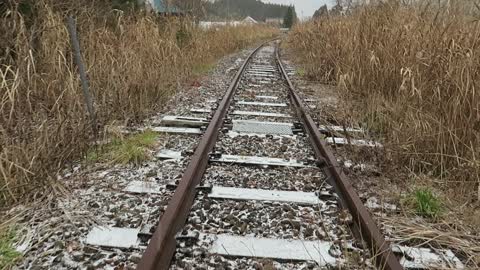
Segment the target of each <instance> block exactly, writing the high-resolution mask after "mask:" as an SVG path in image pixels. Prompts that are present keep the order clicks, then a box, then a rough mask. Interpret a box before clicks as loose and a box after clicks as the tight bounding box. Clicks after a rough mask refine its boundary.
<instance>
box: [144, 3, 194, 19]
mask: <svg viewBox="0 0 480 270" xmlns="http://www.w3.org/2000/svg"><path fill="white" fill-rule="evenodd" d="M146 5H147V7H148V8H149V9H150V10H152V11H154V12H156V13H159V14H165V15H174V16H181V15H185V14H184V12H183V11H181V10H180V9H179V8H178V7H177V6H175V5H174V4H173V3H172V1H169V0H146Z"/></svg>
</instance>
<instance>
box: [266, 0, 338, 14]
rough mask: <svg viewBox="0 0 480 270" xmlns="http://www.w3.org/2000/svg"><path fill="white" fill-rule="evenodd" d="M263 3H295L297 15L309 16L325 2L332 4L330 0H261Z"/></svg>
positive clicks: (328, 4)
mask: <svg viewBox="0 0 480 270" xmlns="http://www.w3.org/2000/svg"><path fill="white" fill-rule="evenodd" d="M262 1H263V2H265V3H275V4H284V5H290V4H294V5H295V11H297V16H298V17H302V16H303V17H310V16H312V15H313V13H314V12H315V10H317V9H318V8H319V7H321V6H323V5H324V4H327V6H328V7H331V6H332V3H333V1H332V0H262Z"/></svg>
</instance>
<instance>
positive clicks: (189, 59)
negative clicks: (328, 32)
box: [0, 0, 276, 206]
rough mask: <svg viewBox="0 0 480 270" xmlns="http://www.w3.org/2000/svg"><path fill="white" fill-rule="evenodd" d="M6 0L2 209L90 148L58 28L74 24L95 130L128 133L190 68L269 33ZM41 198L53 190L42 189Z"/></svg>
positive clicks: (1, 66) (0, 77) (87, 6)
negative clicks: (115, 127) (119, 128)
mask: <svg viewBox="0 0 480 270" xmlns="http://www.w3.org/2000/svg"><path fill="white" fill-rule="evenodd" d="M17 2H18V1H13V0H12V1H7V3H5V4H4V5H3V6H1V7H0V33H1V34H0V35H1V38H0V94H1V96H0V174H1V176H0V206H1V205H2V204H9V203H13V202H17V201H18V200H19V199H20V198H22V199H25V197H24V195H25V194H32V191H33V190H35V191H36V192H38V194H42V193H43V191H44V190H45V187H46V185H53V189H55V188H56V187H57V184H56V181H55V179H56V177H55V174H56V173H57V172H58V171H59V170H61V169H62V168H63V167H64V166H65V164H66V162H68V161H70V160H72V159H75V158H79V157H81V156H82V155H83V154H84V153H85V152H86V151H87V149H88V146H89V143H90V142H91V141H92V139H93V138H92V133H91V131H90V126H89V122H88V118H87V115H86V110H85V104H84V102H83V96H82V94H81V93H82V92H81V89H80V82H79V78H78V73H77V70H76V67H75V66H74V64H73V60H72V53H71V47H70V42H69V36H68V32H67V28H66V24H65V18H66V16H67V14H75V16H76V18H77V20H78V22H77V23H78V28H79V29H78V31H79V36H80V45H81V48H82V50H83V57H84V61H85V64H86V69H87V73H88V76H89V80H90V86H91V90H92V92H93V95H94V98H95V107H96V111H97V113H98V119H99V123H98V124H99V126H100V130H102V129H103V128H102V127H103V126H104V125H107V124H109V123H110V122H112V121H114V120H117V121H121V122H124V123H125V124H126V125H130V124H132V123H135V122H137V121H139V120H141V119H142V118H143V117H145V116H146V115H147V114H148V113H150V112H152V111H153V110H155V109H159V108H161V107H162V106H163V105H164V104H165V102H166V101H167V99H168V98H169V97H170V96H171V95H172V93H174V92H176V91H177V90H178V89H180V86H181V85H182V83H184V82H185V81H186V80H187V79H188V78H189V76H190V75H191V74H192V72H193V70H194V68H195V67H198V66H201V65H202V64H204V63H211V62H213V61H215V59H218V58H219V57H221V56H223V55H225V54H227V53H230V52H233V51H235V50H237V49H240V48H243V47H245V46H246V45H248V44H252V43H253V42H256V41H258V40H260V39H266V38H271V37H272V36H273V35H275V34H276V33H275V31H274V30H272V29H269V28H263V27H260V26H257V27H237V28H223V29H220V30H218V31H215V30H211V31H204V30H200V29H198V28H196V27H195V26H194V25H193V24H191V23H190V21H189V20H188V19H178V18H177V19H176V18H161V17H155V16H152V15H148V14H143V13H141V12H133V11H132V12H124V11H119V10H112V9H111V8H110V7H109V6H108V5H107V4H102V5H100V4H99V3H96V2H91V1H86V0H85V1H60V2H58V1H53V0H41V1H24V2H26V3H30V4H27V6H25V5H23V6H20V7H19V6H18V5H17ZM48 190H52V187H49V188H48Z"/></svg>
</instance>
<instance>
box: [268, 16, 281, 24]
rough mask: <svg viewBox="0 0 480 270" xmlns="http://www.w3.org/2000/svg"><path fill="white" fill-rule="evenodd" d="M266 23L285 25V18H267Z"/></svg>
mask: <svg viewBox="0 0 480 270" xmlns="http://www.w3.org/2000/svg"><path fill="white" fill-rule="evenodd" d="M265 23H266V24H270V25H283V18H266V19H265Z"/></svg>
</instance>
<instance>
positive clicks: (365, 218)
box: [275, 46, 403, 270]
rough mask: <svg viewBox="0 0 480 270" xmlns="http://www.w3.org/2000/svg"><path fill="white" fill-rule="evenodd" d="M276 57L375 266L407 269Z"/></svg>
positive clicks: (317, 153) (321, 161)
mask: <svg viewBox="0 0 480 270" xmlns="http://www.w3.org/2000/svg"><path fill="white" fill-rule="evenodd" d="M275 54H276V60H277V65H278V67H279V69H280V72H281V73H282V76H283V77H284V79H285V80H286V82H287V84H288V90H289V96H290V99H291V101H292V103H293V105H294V106H295V109H296V110H297V115H298V116H299V118H300V119H301V120H302V122H303V124H304V126H305V129H306V131H307V133H308V135H309V137H310V141H311V143H312V146H313V148H314V151H315V157H316V158H317V162H318V165H319V166H320V167H321V168H322V169H323V171H324V172H325V174H326V175H327V179H328V180H329V182H330V184H332V186H333V187H334V188H335V190H336V191H337V194H338V195H339V197H340V203H341V204H342V206H343V207H344V208H345V207H346V208H347V209H348V210H349V211H350V213H351V214H352V217H353V220H354V222H355V225H356V226H357V227H356V228H357V229H358V230H359V234H358V236H359V237H361V238H362V239H360V240H362V241H365V242H366V243H367V244H368V245H369V247H370V248H371V251H372V252H373V256H374V258H375V263H376V264H377V267H379V269H386V270H401V269H403V267H402V265H401V264H400V262H399V261H398V259H397V258H396V257H395V255H394V254H393V252H392V250H391V248H390V243H389V242H387V241H386V240H385V238H384V237H383V235H382V233H381V232H380V230H379V229H378V227H377V226H376V224H375V221H374V220H373V219H372V217H371V216H370V214H369V212H368V210H367V208H365V206H364V205H363V203H362V201H361V200H360V198H359V197H358V195H357V193H356V192H355V190H354V188H353V186H352V184H351V182H350V180H349V179H348V177H347V176H346V175H345V173H343V171H342V169H341V167H340V165H339V164H338V162H337V159H336V158H335V156H334V155H333V153H332V151H330V149H329V147H328V146H327V144H326V143H325V142H324V141H323V140H322V135H321V133H320V130H319V129H318V127H317V125H316V124H315V122H314V121H313V119H312V117H311V116H310V115H309V114H308V113H307V110H306V108H305V106H304V105H303V102H302V100H301V98H300V96H299V95H298V94H297V93H296V92H295V87H294V86H293V84H292V82H291V81H290V78H289V77H288V75H287V72H286V71H285V68H284V67H283V64H282V61H281V59H280V53H279V46H277V48H276V53H275Z"/></svg>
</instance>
